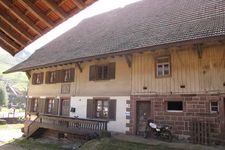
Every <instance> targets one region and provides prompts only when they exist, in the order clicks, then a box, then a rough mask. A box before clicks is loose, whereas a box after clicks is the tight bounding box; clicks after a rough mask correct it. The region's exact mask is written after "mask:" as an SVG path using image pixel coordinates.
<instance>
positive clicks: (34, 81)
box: [32, 73, 37, 85]
mask: <svg viewBox="0 0 225 150" xmlns="http://www.w3.org/2000/svg"><path fill="white" fill-rule="evenodd" d="M36 77H37V75H36V74H35V73H33V75H32V84H33V85H34V84H36Z"/></svg>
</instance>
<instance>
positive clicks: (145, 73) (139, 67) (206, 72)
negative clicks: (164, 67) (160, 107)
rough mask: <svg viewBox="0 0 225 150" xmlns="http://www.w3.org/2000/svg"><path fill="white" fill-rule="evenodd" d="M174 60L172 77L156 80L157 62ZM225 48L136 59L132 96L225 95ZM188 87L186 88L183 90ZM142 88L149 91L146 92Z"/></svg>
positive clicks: (181, 50)
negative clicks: (167, 57) (165, 59)
mask: <svg viewBox="0 0 225 150" xmlns="http://www.w3.org/2000/svg"><path fill="white" fill-rule="evenodd" d="M164 55H170V56H171V73H172V74H171V77H164V78H156V76H155V58H156V57H158V56H164ZM224 83H225V45H216V46H215V45H213V46H210V47H203V51H202V55H201V58H199V55H198V53H197V50H196V49H194V48H193V47H186V48H173V49H172V48H171V49H166V50H157V51H154V52H145V53H138V54H134V55H133V66H132V94H134V95H135V94H183V93H195V94H198V93H204V92H206V91H207V92H218V91H220V92H225V86H224ZM181 85H185V88H181V87H180V86H181ZM143 87H147V89H144V88H143Z"/></svg>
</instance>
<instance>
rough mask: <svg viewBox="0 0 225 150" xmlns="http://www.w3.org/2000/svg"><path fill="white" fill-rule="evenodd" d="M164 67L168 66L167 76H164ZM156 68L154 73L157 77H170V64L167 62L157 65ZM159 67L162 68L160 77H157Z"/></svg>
mask: <svg viewBox="0 0 225 150" xmlns="http://www.w3.org/2000/svg"><path fill="white" fill-rule="evenodd" d="M165 65H168V74H165ZM156 66H157V68H156V71H157V77H165V76H170V63H169V62H167V63H157V65H156ZM159 66H162V75H159V69H158V68H159Z"/></svg>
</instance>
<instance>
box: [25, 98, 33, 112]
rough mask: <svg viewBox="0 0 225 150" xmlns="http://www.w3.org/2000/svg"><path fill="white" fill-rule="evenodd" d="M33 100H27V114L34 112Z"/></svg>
mask: <svg viewBox="0 0 225 150" xmlns="http://www.w3.org/2000/svg"><path fill="white" fill-rule="evenodd" d="M31 100H32V99H28V100H27V106H26V108H27V112H31V111H32V110H31V108H32V106H31V105H32V103H31Z"/></svg>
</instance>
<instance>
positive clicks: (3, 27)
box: [0, 19, 27, 47]
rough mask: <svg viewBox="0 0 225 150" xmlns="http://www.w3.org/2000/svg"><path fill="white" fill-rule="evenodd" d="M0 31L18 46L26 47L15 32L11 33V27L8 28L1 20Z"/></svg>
mask: <svg viewBox="0 0 225 150" xmlns="http://www.w3.org/2000/svg"><path fill="white" fill-rule="evenodd" d="M0 29H1V30H2V31H3V32H4V33H5V34H7V35H8V36H9V37H10V38H11V39H13V40H14V41H16V42H17V43H18V44H19V45H21V46H23V47H24V46H25V45H27V43H26V42H24V41H23V40H21V38H20V36H18V34H16V32H15V31H13V30H12V29H11V27H9V26H8V25H7V24H6V23H4V22H3V21H2V20H1V19H0Z"/></svg>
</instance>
